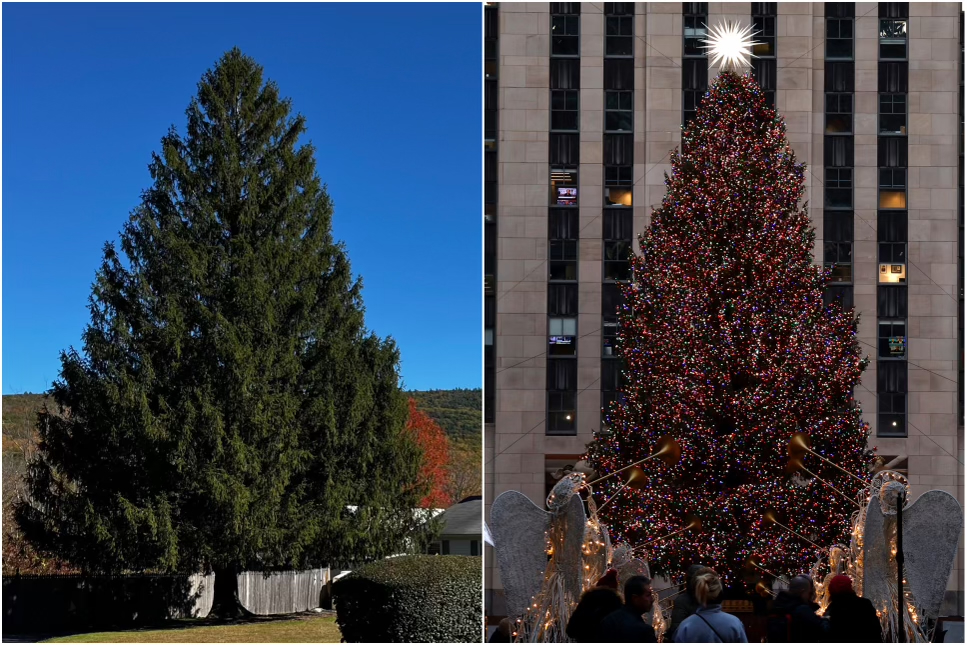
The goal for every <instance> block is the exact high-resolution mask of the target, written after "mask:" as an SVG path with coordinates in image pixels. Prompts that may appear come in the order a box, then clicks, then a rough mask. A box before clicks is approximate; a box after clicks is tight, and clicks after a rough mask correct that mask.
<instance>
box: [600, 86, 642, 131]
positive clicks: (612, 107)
mask: <svg viewBox="0 0 967 645" xmlns="http://www.w3.org/2000/svg"><path fill="white" fill-rule="evenodd" d="M634 122H635V118H634V92H630V91H623V90H609V91H607V92H605V93H604V130H605V132H631V130H632V129H634Z"/></svg>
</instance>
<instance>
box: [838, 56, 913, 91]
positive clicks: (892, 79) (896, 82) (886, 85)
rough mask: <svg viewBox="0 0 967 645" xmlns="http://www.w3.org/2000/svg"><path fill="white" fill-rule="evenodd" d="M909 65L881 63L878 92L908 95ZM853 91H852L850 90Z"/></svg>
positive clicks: (903, 63)
mask: <svg viewBox="0 0 967 645" xmlns="http://www.w3.org/2000/svg"><path fill="white" fill-rule="evenodd" d="M907 65H908V63H906V62H902V63H879V70H878V74H877V85H878V88H877V90H878V91H879V92H880V94H906V93H907V92H909V91H910V90H909V86H908V81H909V74H908V72H907ZM850 91H851V92H852V91H853V90H852V89H851V90H850Z"/></svg>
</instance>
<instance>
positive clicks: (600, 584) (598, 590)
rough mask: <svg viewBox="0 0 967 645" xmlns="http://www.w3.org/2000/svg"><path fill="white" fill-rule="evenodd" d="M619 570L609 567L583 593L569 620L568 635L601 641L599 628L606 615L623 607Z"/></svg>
mask: <svg viewBox="0 0 967 645" xmlns="http://www.w3.org/2000/svg"><path fill="white" fill-rule="evenodd" d="M617 590H618V572H617V571H616V570H614V569H608V571H607V573H605V574H604V575H603V576H601V578H599V579H598V581H597V583H595V586H594V587H592V588H591V589H588V590H587V591H585V592H584V594H582V595H581V601H580V602H578V606H577V607H575V608H574V611H573V612H572V613H571V618H570V620H568V621H567V635H568V636H569V637H571V638H573V639H574V640H576V641H577V642H579V643H597V642H600V640H601V638H600V634H599V628H600V626H601V621H602V620H603V619H604V617H605V616H607V615H608V614H610V613H611V612H613V611H615V610H616V609H619V608H620V607H621V597H620V596H618V591H617Z"/></svg>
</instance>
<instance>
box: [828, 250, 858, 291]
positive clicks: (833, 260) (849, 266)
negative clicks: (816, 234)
mask: <svg viewBox="0 0 967 645" xmlns="http://www.w3.org/2000/svg"><path fill="white" fill-rule="evenodd" d="M823 264H824V266H825V267H826V268H827V269H830V270H831V273H830V276H829V281H830V283H832V284H849V283H851V282H853V244H852V243H851V242H830V241H824V242H823Z"/></svg>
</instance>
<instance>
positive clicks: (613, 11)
mask: <svg viewBox="0 0 967 645" xmlns="http://www.w3.org/2000/svg"><path fill="white" fill-rule="evenodd" d="M604 13H605V15H606V16H633V15H634V13H635V3H634V2H605V3H604Z"/></svg>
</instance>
